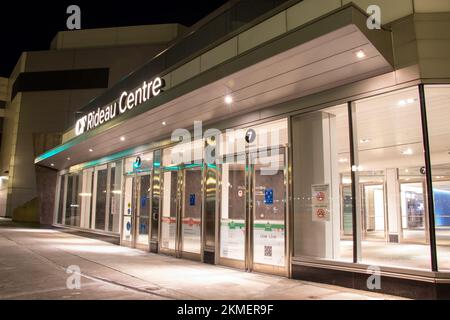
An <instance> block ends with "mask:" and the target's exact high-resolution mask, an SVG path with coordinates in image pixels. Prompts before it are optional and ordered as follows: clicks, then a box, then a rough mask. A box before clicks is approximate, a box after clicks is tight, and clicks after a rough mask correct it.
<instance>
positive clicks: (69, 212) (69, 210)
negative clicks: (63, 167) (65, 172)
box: [64, 175, 76, 226]
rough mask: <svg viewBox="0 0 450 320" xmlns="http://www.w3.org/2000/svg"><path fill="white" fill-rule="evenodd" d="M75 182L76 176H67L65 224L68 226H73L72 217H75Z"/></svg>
mask: <svg viewBox="0 0 450 320" xmlns="http://www.w3.org/2000/svg"><path fill="white" fill-rule="evenodd" d="M73 180H74V176H72V175H70V176H67V191H66V211H65V221H64V224H65V225H66V226H72V225H73V221H72V216H73V207H72V205H73V203H74V202H75V199H74V198H75V192H76V190H75V189H74V188H73Z"/></svg>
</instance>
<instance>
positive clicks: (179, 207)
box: [160, 165, 203, 260]
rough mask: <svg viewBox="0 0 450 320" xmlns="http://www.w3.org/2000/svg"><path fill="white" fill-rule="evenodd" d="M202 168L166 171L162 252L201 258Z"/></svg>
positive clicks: (162, 218)
mask: <svg viewBox="0 0 450 320" xmlns="http://www.w3.org/2000/svg"><path fill="white" fill-rule="evenodd" d="M202 177H203V170H202V165H191V166H189V167H185V166H174V167H166V168H163V193H162V215H161V224H160V225H161V241H160V251H161V252H163V253H166V254H170V255H174V256H176V257H180V258H181V257H183V258H188V259H193V260H200V258H201V234H202V190H203V189H202V179H203V178H202Z"/></svg>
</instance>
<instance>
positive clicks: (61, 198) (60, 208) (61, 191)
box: [56, 176, 66, 224]
mask: <svg viewBox="0 0 450 320" xmlns="http://www.w3.org/2000/svg"><path fill="white" fill-rule="evenodd" d="M60 181H61V182H60V185H59V203H58V217H57V220H56V222H57V223H59V224H62V223H63V215H64V198H65V193H64V190H65V185H66V176H61V180H60Z"/></svg>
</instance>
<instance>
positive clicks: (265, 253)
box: [251, 149, 287, 275]
mask: <svg viewBox="0 0 450 320" xmlns="http://www.w3.org/2000/svg"><path fill="white" fill-rule="evenodd" d="M281 151H282V152H280V153H279V154H276V155H272V156H266V157H261V156H260V157H258V160H257V161H256V164H255V165H253V170H252V173H253V179H252V180H253V181H252V182H253V210H252V211H253V212H252V234H251V236H252V250H251V252H252V258H253V259H252V260H253V261H252V269H253V270H255V271H260V272H267V273H272V274H281V275H284V274H285V273H286V261H285V257H286V250H285V248H286V245H285V242H286V199H287V194H286V180H285V172H284V168H285V155H284V149H281ZM266 164H270V165H269V166H267V165H266Z"/></svg>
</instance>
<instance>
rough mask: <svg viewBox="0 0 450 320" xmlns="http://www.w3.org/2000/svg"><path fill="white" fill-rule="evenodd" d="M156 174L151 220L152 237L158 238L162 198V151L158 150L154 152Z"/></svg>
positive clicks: (154, 176)
mask: <svg viewBox="0 0 450 320" xmlns="http://www.w3.org/2000/svg"><path fill="white" fill-rule="evenodd" d="M154 155H155V157H154V161H153V163H154V168H155V170H154V174H153V186H152V222H151V224H150V225H151V228H152V232H151V238H152V239H153V240H155V241H157V240H158V230H159V209H160V208H159V206H160V205H159V201H160V200H161V151H160V150H157V151H155V153H154Z"/></svg>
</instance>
